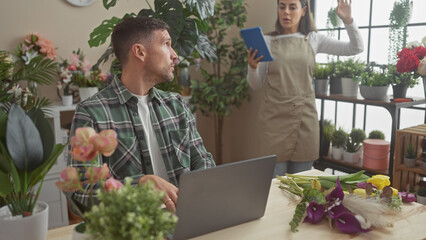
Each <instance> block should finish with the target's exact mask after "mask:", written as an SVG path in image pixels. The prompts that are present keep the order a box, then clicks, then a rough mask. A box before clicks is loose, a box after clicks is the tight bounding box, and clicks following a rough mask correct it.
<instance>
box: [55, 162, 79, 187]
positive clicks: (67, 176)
mask: <svg viewBox="0 0 426 240" xmlns="http://www.w3.org/2000/svg"><path fill="white" fill-rule="evenodd" d="M61 179H62V180H64V181H59V182H56V186H57V187H58V188H59V189H61V190H62V191H64V192H73V191H77V190H79V189H81V182H80V180H79V176H78V173H77V170H76V169H75V168H73V167H67V168H65V169H64V170H62V172H61Z"/></svg>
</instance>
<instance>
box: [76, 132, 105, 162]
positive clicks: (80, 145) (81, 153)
mask: <svg viewBox="0 0 426 240" xmlns="http://www.w3.org/2000/svg"><path fill="white" fill-rule="evenodd" d="M96 135H97V134H96V132H95V130H94V129H93V128H91V127H82V128H77V130H76V131H75V136H73V137H72V138H71V140H70V144H71V147H72V152H71V155H72V157H73V158H74V159H75V160H77V161H83V162H86V161H90V160H92V159H93V158H94V157H95V156H96V155H97V154H98V151H97V149H96V148H95V146H94V145H93V143H92V142H91V141H90V139H91V138H92V137H95V136H96Z"/></svg>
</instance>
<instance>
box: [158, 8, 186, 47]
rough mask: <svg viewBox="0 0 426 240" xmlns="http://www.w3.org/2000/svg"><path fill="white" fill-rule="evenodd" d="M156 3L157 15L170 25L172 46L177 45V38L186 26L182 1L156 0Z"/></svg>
mask: <svg viewBox="0 0 426 240" xmlns="http://www.w3.org/2000/svg"><path fill="white" fill-rule="evenodd" d="M154 5H155V14H156V16H157V17H158V18H159V19H161V20H163V21H164V22H166V23H167V24H168V25H169V27H170V29H169V33H170V37H171V38H172V46H173V47H176V44H177V39H179V36H181V32H182V30H183V28H184V27H185V15H184V12H183V6H182V3H181V2H180V1H179V0H155V1H154Z"/></svg>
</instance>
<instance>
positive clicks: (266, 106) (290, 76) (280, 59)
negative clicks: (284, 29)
mask: <svg viewBox="0 0 426 240" xmlns="http://www.w3.org/2000/svg"><path fill="white" fill-rule="evenodd" d="M271 52H272V55H273V56H274V61H272V62H269V69H268V75H267V77H266V81H265V86H264V87H265V95H264V97H263V101H262V104H261V107H260V114H259V117H260V128H259V129H260V147H261V149H262V153H263V154H265V155H269V154H276V155H277V162H285V161H314V160H316V159H318V157H319V124H318V116H317V111H316V107H315V93H314V90H313V87H312V74H313V69H314V67H315V54H314V51H313V50H312V47H311V44H310V42H309V40H308V39H307V38H297V37H284V38H279V39H277V38H275V37H274V38H273V39H272V41H271Z"/></svg>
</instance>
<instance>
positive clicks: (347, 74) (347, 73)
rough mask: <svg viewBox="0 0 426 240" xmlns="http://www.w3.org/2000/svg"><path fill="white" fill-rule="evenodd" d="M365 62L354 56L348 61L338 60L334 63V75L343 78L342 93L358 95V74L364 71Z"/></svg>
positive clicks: (349, 95) (348, 95)
mask: <svg viewBox="0 0 426 240" xmlns="http://www.w3.org/2000/svg"><path fill="white" fill-rule="evenodd" d="M364 68H365V63H364V62H362V61H360V60H354V59H352V58H350V59H348V60H346V61H337V62H336V63H335V64H334V73H333V74H334V77H335V78H340V79H341V84H342V95H343V96H347V97H356V96H357V95H358V85H359V83H358V79H357V78H356V77H357V76H359V75H361V73H363V72H364Z"/></svg>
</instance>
